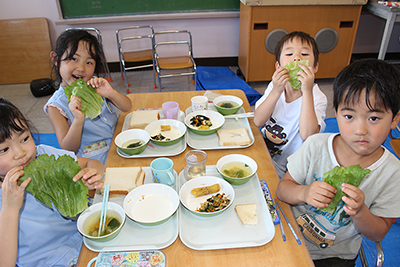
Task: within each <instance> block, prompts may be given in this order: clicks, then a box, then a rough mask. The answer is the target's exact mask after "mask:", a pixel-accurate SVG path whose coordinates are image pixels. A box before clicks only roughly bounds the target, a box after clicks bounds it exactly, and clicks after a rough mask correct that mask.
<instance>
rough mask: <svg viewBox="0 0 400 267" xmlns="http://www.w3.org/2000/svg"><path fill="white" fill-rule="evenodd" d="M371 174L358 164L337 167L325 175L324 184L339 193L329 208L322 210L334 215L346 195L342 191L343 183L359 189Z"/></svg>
mask: <svg viewBox="0 0 400 267" xmlns="http://www.w3.org/2000/svg"><path fill="white" fill-rule="evenodd" d="M370 172H371V171H370V170H368V169H363V168H362V167H361V166H360V165H359V164H358V165H352V166H349V167H338V166H335V167H334V168H333V169H332V170H330V171H328V172H326V173H324V176H323V180H324V182H326V183H328V184H330V185H331V186H333V187H334V188H336V190H337V192H336V195H335V197H334V198H333V199H332V202H331V203H329V205H328V207H326V208H323V209H320V210H322V211H326V212H330V213H333V212H334V211H335V209H336V206H337V205H338V204H339V203H341V202H342V197H343V196H345V195H346V194H345V193H343V191H342V183H347V184H351V185H354V186H357V187H358V186H359V185H360V183H361V181H362V180H363V179H364V177H365V176H366V175H367V174H369V173H370Z"/></svg>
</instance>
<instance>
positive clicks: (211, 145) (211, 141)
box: [186, 103, 254, 150]
mask: <svg viewBox="0 0 400 267" xmlns="http://www.w3.org/2000/svg"><path fill="white" fill-rule="evenodd" d="M208 109H209V110H214V111H217V109H216V108H215V106H214V105H213V104H211V103H208ZM191 112H192V107H188V108H187V109H186V115H187V114H189V113H191ZM237 113H238V114H239V113H245V110H244V108H243V107H240V109H239V111H238V112H237ZM242 127H244V128H246V130H247V133H248V134H249V137H250V141H251V143H250V144H248V145H244V146H220V145H219V138H218V134H217V133H213V134H210V135H200V134H195V133H194V132H192V131H191V130H189V129H188V130H187V132H186V142H187V144H188V145H189V146H190V147H191V148H194V149H201V150H212V149H232V148H246V147H249V146H251V145H252V144H253V143H254V135H253V132H252V131H251V127H250V124H249V120H248V119H247V118H238V119H235V118H228V119H227V118H225V123H224V125H223V126H222V127H221V129H236V128H242Z"/></svg>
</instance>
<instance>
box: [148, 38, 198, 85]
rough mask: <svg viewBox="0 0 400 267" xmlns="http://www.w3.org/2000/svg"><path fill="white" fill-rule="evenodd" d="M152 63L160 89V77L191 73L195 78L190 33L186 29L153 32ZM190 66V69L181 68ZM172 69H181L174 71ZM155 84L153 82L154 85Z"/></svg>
mask: <svg viewBox="0 0 400 267" xmlns="http://www.w3.org/2000/svg"><path fill="white" fill-rule="evenodd" d="M154 63H155V68H156V72H157V76H158V84H159V89H160V91H161V89H162V84H161V78H167V77H174V76H184V75H193V80H192V83H193V84H194V82H195V80H196V74H197V69H196V63H195V62H194V59H193V50H192V34H191V33H190V31H187V30H171V31H160V32H156V33H154ZM188 68H190V69H191V71H187V70H186V71H184V70H183V69H188ZM173 70H182V72H179V73H178V72H176V71H173ZM156 86H157V85H156V84H154V87H156Z"/></svg>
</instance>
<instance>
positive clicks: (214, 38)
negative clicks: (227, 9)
mask: <svg viewBox="0 0 400 267" xmlns="http://www.w3.org/2000/svg"><path fill="white" fill-rule="evenodd" d="M56 1H57V0H14V1H9V0H0V19H18V18H34V17H45V18H47V19H48V21H49V27H50V35H51V39H52V43H53V46H54V43H55V40H56V39H57V36H58V35H59V34H60V33H61V32H62V31H64V30H65V29H66V28H74V27H95V28H97V29H99V30H100V31H101V33H102V37H103V45H104V49H105V53H106V57H107V60H108V61H109V62H117V61H118V52H117V45H116V37H115V31H116V29H118V28H121V27H125V26H131V25H148V24H151V25H153V27H154V29H155V30H156V31H161V30H172V29H186V30H189V31H191V32H192V35H193V50H194V51H193V53H194V56H195V57H236V56H238V46H239V18H238V17H237V18H212V19H177V20H154V21H136V22H112V23H96V24H74V25H56V23H55V22H56V21H59V20H60V18H59V14H58V9H57V4H56ZM238 1H239V0H238ZM77 8H79V7H77ZM383 28H384V20H383V19H380V18H377V17H375V16H373V15H371V14H369V13H364V12H363V13H362V16H361V19H360V25H359V31H358V32H357V37H356V41H355V45H354V50H353V52H354V53H377V52H378V51H379V45H380V40H381V37H382V33H383ZM399 33H400V23H396V25H395V28H394V30H393V36H392V38H391V41H390V44H389V48H388V52H400V43H399V41H398V38H399Z"/></svg>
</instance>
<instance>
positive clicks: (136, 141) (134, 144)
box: [122, 139, 144, 148]
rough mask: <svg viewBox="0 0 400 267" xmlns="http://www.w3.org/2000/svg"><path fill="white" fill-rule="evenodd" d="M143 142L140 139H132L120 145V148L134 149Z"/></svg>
mask: <svg viewBox="0 0 400 267" xmlns="http://www.w3.org/2000/svg"><path fill="white" fill-rule="evenodd" d="M143 144H144V142H143V141H142V140H140V139H133V140H129V141H126V142H125V143H123V144H122V147H125V148H134V147H139V146H141V145H143Z"/></svg>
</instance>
